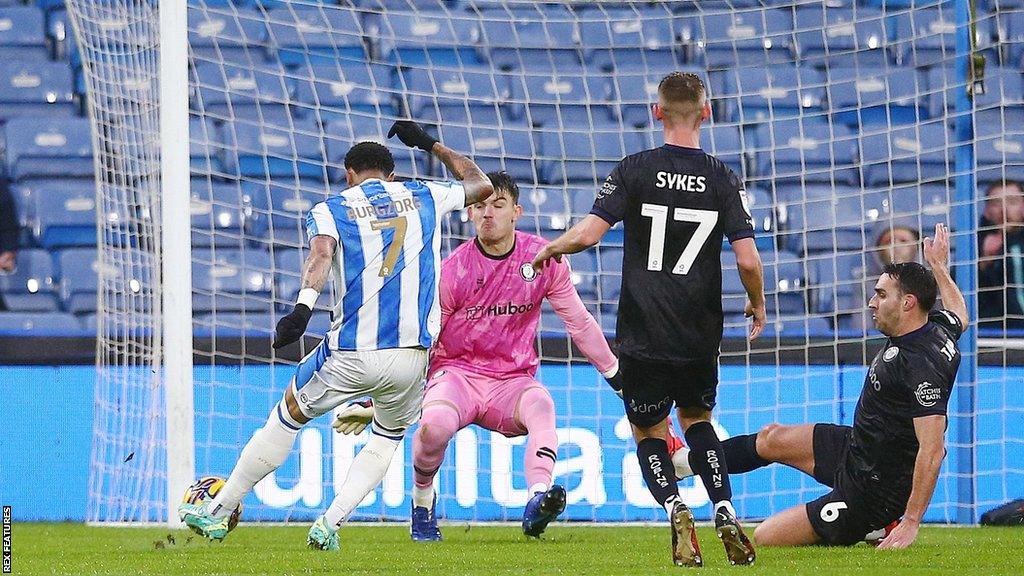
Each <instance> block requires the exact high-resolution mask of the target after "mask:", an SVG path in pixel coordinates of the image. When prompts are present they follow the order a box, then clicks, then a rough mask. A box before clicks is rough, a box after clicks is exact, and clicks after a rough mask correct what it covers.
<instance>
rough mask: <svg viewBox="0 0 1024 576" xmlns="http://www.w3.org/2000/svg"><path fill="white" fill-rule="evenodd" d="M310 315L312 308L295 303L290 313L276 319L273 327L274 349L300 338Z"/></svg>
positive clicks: (311, 314)
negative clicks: (275, 326)
mask: <svg viewBox="0 0 1024 576" xmlns="http://www.w3.org/2000/svg"><path fill="white" fill-rule="evenodd" d="M311 316H313V310H312V309H310V307H309V306H306V305H305V304H296V305H295V308H293V309H292V311H291V313H289V314H288V315H287V316H285V317H284V318H281V319H280V320H278V321H277V328H275V329H274V350H277V349H278V348H283V347H285V346H287V345H289V344H291V343H292V342H295V341H296V340H298V339H299V338H302V334H303V333H305V332H306V326H307V325H308V324H309V318H310V317H311Z"/></svg>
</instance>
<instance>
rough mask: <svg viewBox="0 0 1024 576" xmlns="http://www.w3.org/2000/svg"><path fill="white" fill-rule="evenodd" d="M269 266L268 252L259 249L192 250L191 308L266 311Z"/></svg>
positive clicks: (198, 311) (270, 275)
mask: <svg viewBox="0 0 1024 576" xmlns="http://www.w3.org/2000/svg"><path fill="white" fill-rule="evenodd" d="M271 270H272V262H271V260H270V254H268V253H266V252H264V251H262V250H255V249H250V250H209V249H198V250H193V251H192V286H193V290H192V310H193V312H195V313H196V314H203V313H208V312H214V311H216V312H218V313H220V312H228V313H233V312H235V313H242V312H244V313H254V312H255V313H264V312H270V309H271V289H272V288H273V285H274V275H273V273H272V272H271Z"/></svg>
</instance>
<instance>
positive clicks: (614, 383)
mask: <svg viewBox="0 0 1024 576" xmlns="http://www.w3.org/2000/svg"><path fill="white" fill-rule="evenodd" d="M605 380H607V381H608V385H609V386H611V387H612V390H614V391H615V393H616V394H618V395H619V398H622V383H623V382H622V370H621V369H619V370H618V371H616V372H615V376H612V377H611V378H605Z"/></svg>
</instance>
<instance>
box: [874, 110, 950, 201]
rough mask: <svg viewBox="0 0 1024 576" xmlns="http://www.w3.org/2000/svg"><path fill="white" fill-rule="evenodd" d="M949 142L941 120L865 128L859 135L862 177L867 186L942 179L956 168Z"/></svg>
mask: <svg viewBox="0 0 1024 576" xmlns="http://www.w3.org/2000/svg"><path fill="white" fill-rule="evenodd" d="M952 142H953V138H952V136H951V135H950V134H949V132H948V131H947V130H946V127H945V126H944V125H943V124H942V123H941V122H931V123H928V124H921V125H918V126H903V127H899V128H893V129H892V130H887V131H880V132H879V131H872V132H865V133H863V134H862V135H861V139H860V165H861V171H862V172H861V178H862V180H863V181H864V183H865V184H867V185H868V186H883V185H890V184H893V183H898V182H917V183H922V184H924V183H938V182H945V181H946V180H948V179H949V178H950V177H951V176H952V175H953V173H954V172H955V170H954V166H953V161H952V159H951V157H950V151H951V150H952V147H951V144H952Z"/></svg>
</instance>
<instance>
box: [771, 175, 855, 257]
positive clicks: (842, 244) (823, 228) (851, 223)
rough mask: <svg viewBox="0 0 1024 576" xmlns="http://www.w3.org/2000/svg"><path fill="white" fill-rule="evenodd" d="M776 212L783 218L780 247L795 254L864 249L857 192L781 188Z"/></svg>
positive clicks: (817, 187) (832, 188) (850, 189)
mask: <svg viewBox="0 0 1024 576" xmlns="http://www.w3.org/2000/svg"><path fill="white" fill-rule="evenodd" d="M776 206H777V210H778V212H779V214H780V215H782V216H784V217H785V218H784V220H785V222H784V224H785V225H784V227H783V232H781V233H780V234H779V236H780V238H781V240H782V242H783V245H784V246H785V247H786V248H787V249H789V250H792V251H793V252H796V253H797V254H804V253H810V252H823V251H824V252H834V251H836V250H858V249H861V248H863V247H864V231H863V223H864V212H865V211H864V204H863V199H862V198H861V195H860V191H859V189H858V188H853V187H847V186H832V185H824V184H822V185H811V186H802V185H795V186H792V187H786V186H782V187H780V188H779V189H778V191H777V199H776Z"/></svg>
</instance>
